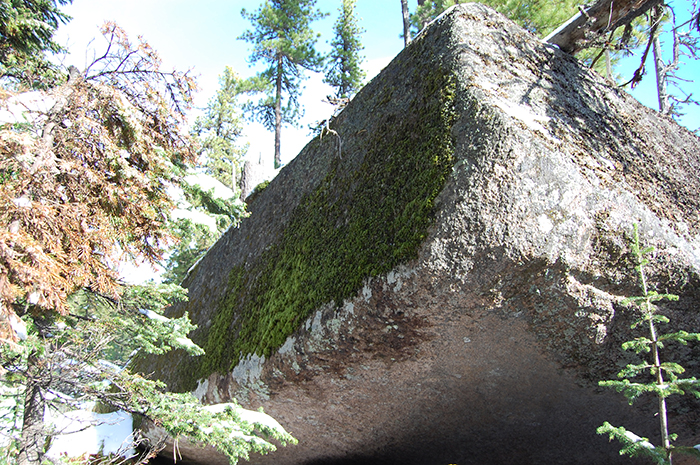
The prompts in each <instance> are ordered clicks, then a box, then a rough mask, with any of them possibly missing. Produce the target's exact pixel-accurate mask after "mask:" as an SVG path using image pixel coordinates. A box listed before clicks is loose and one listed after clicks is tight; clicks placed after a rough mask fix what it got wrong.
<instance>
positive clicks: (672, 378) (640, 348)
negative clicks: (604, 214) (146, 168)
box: [597, 224, 700, 465]
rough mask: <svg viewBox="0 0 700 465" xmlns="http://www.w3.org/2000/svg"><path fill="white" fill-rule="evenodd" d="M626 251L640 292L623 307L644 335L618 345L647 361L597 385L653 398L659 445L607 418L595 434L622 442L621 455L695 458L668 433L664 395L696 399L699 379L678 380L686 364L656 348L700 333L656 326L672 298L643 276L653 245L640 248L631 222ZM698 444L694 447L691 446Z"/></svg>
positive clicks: (666, 461)
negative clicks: (665, 303)
mask: <svg viewBox="0 0 700 465" xmlns="http://www.w3.org/2000/svg"><path fill="white" fill-rule="evenodd" d="M630 245H631V252H632V256H633V257H634V260H635V271H636V272H637V276H638V277H639V284H640V287H641V291H642V292H641V294H640V295H638V296H635V297H628V298H626V299H624V300H623V301H622V304H623V305H626V306H630V307H633V308H634V309H635V310H637V315H636V318H635V321H634V323H632V326H631V328H632V329H637V328H641V329H643V330H645V333H646V334H645V335H642V336H639V337H636V338H635V339H634V340H633V341H627V342H625V343H624V344H622V348H623V349H624V350H631V351H634V352H635V353H636V354H637V355H642V356H643V357H645V358H646V360H641V361H640V362H639V363H635V364H629V365H627V366H626V367H625V368H624V369H622V371H620V372H619V373H618V374H617V376H618V378H619V379H617V380H608V381H600V382H599V383H598V384H600V385H601V386H609V387H613V388H615V389H616V390H618V391H619V392H622V393H623V394H624V395H625V397H627V400H628V401H629V403H630V404H632V402H634V401H635V400H637V399H639V398H640V397H643V396H644V394H651V395H653V396H655V397H656V400H657V405H658V412H657V414H656V416H657V417H658V420H659V433H660V434H659V436H660V439H661V443H660V444H659V445H658V446H654V445H653V444H652V443H651V442H650V441H649V439H648V438H644V437H640V436H638V435H636V434H634V433H633V432H631V431H629V430H627V429H625V428H624V427H622V426H618V427H615V426H613V425H611V424H610V423H608V422H607V421H606V422H605V423H604V424H603V425H602V426H600V427H599V428H598V429H597V432H598V434H607V435H608V436H609V437H610V439H611V440H612V439H616V440H617V441H619V442H620V443H621V444H622V449H621V450H620V454H627V455H630V456H633V457H634V456H641V457H647V458H649V459H651V460H652V461H653V462H654V463H656V464H659V465H671V464H672V463H673V460H672V459H673V456H674V455H676V454H684V455H691V456H693V457H695V458H696V459H700V450H698V449H696V448H695V447H683V446H675V445H674V444H673V442H674V441H675V440H676V439H677V435H676V434H671V433H669V423H668V420H669V412H668V408H667V405H666V399H667V398H668V397H670V396H673V395H684V394H693V395H695V397H700V381H698V379H696V378H695V377H690V378H682V377H681V375H683V374H684V373H685V368H683V367H682V366H681V365H679V364H678V363H675V362H671V361H662V357H661V351H662V349H664V348H665V346H666V345H667V344H670V343H679V344H681V345H687V344H688V342H698V341H700V333H688V332H686V331H683V330H680V331H675V332H664V331H662V330H661V326H662V325H665V324H667V323H669V319H668V317H666V316H665V315H662V314H661V313H659V308H658V306H657V303H658V302H661V301H663V300H670V301H676V300H678V296H677V295H674V294H660V293H658V292H656V291H654V290H652V289H651V285H650V283H649V281H648V280H647V276H646V272H645V267H646V266H647V265H648V264H649V260H648V259H647V258H646V256H647V255H648V254H650V253H652V252H653V251H654V249H653V247H646V248H642V246H641V245H640V241H639V231H638V228H637V225H636V224H635V225H634V234H633V236H632V241H631V244H630ZM696 447H697V446H696Z"/></svg>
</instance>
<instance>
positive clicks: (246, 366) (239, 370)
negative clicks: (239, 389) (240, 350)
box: [231, 354, 265, 384]
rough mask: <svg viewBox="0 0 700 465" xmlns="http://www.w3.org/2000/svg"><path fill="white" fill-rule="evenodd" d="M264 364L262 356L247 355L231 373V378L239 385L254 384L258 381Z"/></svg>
mask: <svg viewBox="0 0 700 465" xmlns="http://www.w3.org/2000/svg"><path fill="white" fill-rule="evenodd" d="M264 364H265V356H264V355H263V356H259V355H257V354H248V356H247V357H246V358H244V359H243V360H241V361H240V362H238V365H236V367H235V368H234V369H233V372H231V376H233V379H235V380H236V382H237V383H239V384H248V383H254V382H255V381H257V380H259V379H260V374H261V373H262V368H263V365H264Z"/></svg>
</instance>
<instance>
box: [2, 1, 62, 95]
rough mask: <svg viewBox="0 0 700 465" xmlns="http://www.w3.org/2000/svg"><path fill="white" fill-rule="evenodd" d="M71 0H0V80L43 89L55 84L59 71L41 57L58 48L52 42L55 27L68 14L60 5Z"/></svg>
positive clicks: (9, 83) (54, 51) (4, 83)
mask: <svg viewBox="0 0 700 465" xmlns="http://www.w3.org/2000/svg"><path fill="white" fill-rule="evenodd" d="M68 3H72V0H2V1H0V82H2V84H3V85H12V84H18V85H20V86H22V87H30V88H46V87H47V86H51V85H54V84H55V83H56V79H57V78H58V77H59V75H60V74H59V73H58V70H57V69H56V67H55V66H53V65H52V64H51V63H50V62H49V61H48V60H47V59H46V57H45V56H44V52H50V53H56V52H59V51H61V47H60V46H59V45H58V44H57V43H56V42H54V41H53V33H54V32H55V31H56V29H57V28H58V26H59V25H60V24H62V23H66V22H67V21H68V19H70V18H69V17H68V16H66V15H65V14H64V13H62V12H61V11H60V10H59V6H60V5H66V4H68Z"/></svg>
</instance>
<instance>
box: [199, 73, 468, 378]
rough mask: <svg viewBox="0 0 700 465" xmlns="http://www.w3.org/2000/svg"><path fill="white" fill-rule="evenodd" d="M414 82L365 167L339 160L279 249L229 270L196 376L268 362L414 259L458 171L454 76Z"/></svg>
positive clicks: (371, 146)
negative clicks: (319, 319)
mask: <svg viewBox="0 0 700 465" xmlns="http://www.w3.org/2000/svg"><path fill="white" fill-rule="evenodd" d="M412 81H413V84H415V87H414V89H416V90H417V95H418V96H417V97H416V98H415V99H413V101H412V105H411V108H409V109H408V111H407V112H406V114H405V115H402V116H401V117H400V118H399V117H397V116H396V115H386V116H385V117H383V118H382V120H381V122H380V124H379V125H378V130H377V131H375V132H373V133H372V134H371V135H369V137H368V138H367V140H365V141H363V143H362V144H360V145H359V146H360V147H361V149H362V150H363V151H364V154H362V155H361V156H360V159H361V162H360V164H359V167H356V166H350V165H351V164H350V163H349V162H348V161H347V158H337V159H336V160H335V161H334V162H333V168H332V170H331V171H330V172H329V173H328V174H327V176H326V177H325V179H324V180H323V181H322V182H321V184H320V185H319V187H318V188H317V189H315V190H314V191H313V192H312V193H310V194H309V195H307V196H305V197H304V198H303V200H302V202H301V203H300V204H299V206H298V207H297V208H296V209H295V211H294V213H293V215H292V220H291V222H290V223H289V225H288V226H287V228H286V229H285V231H284V233H283V234H282V237H281V238H280V239H279V241H278V242H277V243H276V244H274V245H273V246H272V247H271V248H269V249H268V250H267V251H266V252H265V253H264V254H263V255H262V256H261V258H260V259H259V260H256V262H255V263H248V264H246V266H242V265H239V266H235V267H234V268H233V269H232V270H231V271H230V274H229V282H228V288H227V291H226V292H225V294H224V297H223V298H222V299H221V301H220V304H219V307H218V310H217V312H216V316H215V318H214V320H213V322H212V326H211V328H210V329H209V331H208V335H207V337H206V341H205V342H204V343H203V346H204V349H205V351H206V355H205V356H204V357H203V360H202V359H200V360H199V363H198V364H197V365H198V369H197V370H195V371H196V375H197V376H196V377H197V378H199V379H201V378H203V377H206V376H208V375H209V374H211V373H213V372H220V373H225V372H228V371H230V370H232V369H233V367H235V366H236V364H237V363H238V362H239V361H240V359H241V358H242V357H243V356H245V355H247V354H252V353H256V354H258V355H265V356H269V355H270V354H271V353H272V351H274V350H276V349H277V348H279V347H280V346H281V345H282V344H283V343H284V341H285V340H286V338H287V337H288V336H290V335H291V334H292V333H294V332H295V331H296V330H297V329H298V328H299V326H300V325H301V323H302V322H303V321H304V320H305V319H306V318H307V317H308V316H309V315H310V314H311V313H312V312H313V311H314V310H315V309H316V308H318V307H319V306H321V305H323V304H325V303H327V302H330V301H334V302H335V303H336V305H340V304H341V303H342V301H343V300H344V299H346V298H349V297H352V296H354V295H356V293H357V292H358V291H359V289H360V288H361V286H362V283H363V281H364V280H365V279H367V278H369V277H372V276H377V275H380V274H382V273H386V272H388V271H390V270H391V269H392V268H394V267H395V266H397V265H398V264H400V263H402V262H406V261H408V260H411V259H413V258H415V257H416V256H417V252H418V247H419V246H420V244H421V243H422V241H423V239H424V238H425V237H426V235H427V232H428V227H429V225H430V223H431V217H432V212H433V202H434V201H435V198H436V197H437V195H438V194H439V193H440V192H441V190H442V188H443V186H444V184H445V181H446V179H447V177H448V176H449V175H450V173H451V171H452V165H453V154H454V147H453V141H452V135H451V128H452V125H453V124H454V122H455V120H456V114H455V111H454V109H453V100H454V95H455V83H454V82H453V80H452V78H451V77H450V76H449V74H448V73H446V72H444V71H443V70H441V69H439V68H434V69H432V70H431V71H430V72H429V73H425V74H423V75H419V74H418V73H417V72H416V73H415V75H414V76H413V79H412ZM353 158H355V160H357V157H353ZM193 374H194V373H193Z"/></svg>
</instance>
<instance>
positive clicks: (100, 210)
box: [0, 3, 294, 465]
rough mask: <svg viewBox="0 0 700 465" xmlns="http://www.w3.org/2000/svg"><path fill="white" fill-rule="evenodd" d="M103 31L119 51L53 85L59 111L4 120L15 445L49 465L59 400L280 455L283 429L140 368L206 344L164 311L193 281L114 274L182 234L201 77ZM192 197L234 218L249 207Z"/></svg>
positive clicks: (4, 323)
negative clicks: (176, 190) (137, 365)
mask: <svg viewBox="0 0 700 465" xmlns="http://www.w3.org/2000/svg"><path fill="white" fill-rule="evenodd" d="M3 5H4V3H3ZM103 34H104V36H105V38H106V40H107V45H106V52H105V53H104V54H103V55H101V56H98V57H96V58H95V60H94V61H93V63H92V64H91V65H90V66H89V67H88V68H87V69H86V71H85V72H84V73H80V72H79V71H78V70H76V69H75V68H73V69H69V78H68V82H67V83H65V84H63V85H61V86H59V87H57V88H55V89H52V90H51V91H50V92H47V93H45V94H43V96H44V97H43V98H44V99H47V100H49V99H50V101H51V104H50V105H48V107H50V108H51V110H50V111H48V112H44V113H42V112H41V111H40V110H38V109H37V110H36V111H33V110H32V109H31V108H30V109H28V111H26V112H25V113H24V115H25V118H26V119H25V121H19V122H18V123H19V124H6V125H3V126H2V127H0V224H1V225H2V227H1V228H0V335H1V336H2V338H3V340H2V344H1V345H0V363H1V365H2V373H1V374H2V377H0V385H1V386H0V392H1V393H2V394H3V395H8V396H9V399H10V400H12V401H14V407H12V408H10V409H9V410H3V413H6V411H9V413H10V415H11V416H12V420H11V424H10V425H9V426H10V429H11V431H12V434H13V439H14V441H13V443H12V444H10V446H9V448H8V449H7V450H6V452H8V453H9V454H13V456H14V457H13V458H16V461H17V462H18V463H19V464H20V465H24V464H32V465H38V464H39V463H41V462H42V459H43V456H44V454H45V452H46V448H47V445H48V441H47V440H48V438H50V437H51V436H52V435H54V434H56V433H58V432H57V431H54V430H52V429H51V425H50V424H48V423H47V422H45V417H44V414H45V411H46V409H47V408H50V409H52V410H54V411H65V410H70V409H75V408H85V405H86V402H87V401H98V402H99V403H100V404H102V405H104V406H108V407H109V408H112V409H120V410H123V411H126V412H130V413H132V414H135V415H140V416H142V417H144V418H146V419H148V420H150V421H152V422H153V423H155V424H156V425H159V426H162V427H163V428H164V429H165V430H166V431H168V432H169V433H171V434H173V435H175V437H177V436H178V435H180V434H183V435H188V436H190V437H192V438H194V439H196V440H201V441H203V442H204V443H205V444H209V445H213V446H215V447H217V448H219V449H220V450H221V451H222V452H224V453H225V454H227V455H228V456H229V458H230V459H231V461H232V462H235V460H236V458H237V457H238V456H247V454H248V453H249V452H250V451H267V450H272V449H274V446H273V445H272V444H270V443H269V442H267V441H266V440H265V438H267V437H272V438H277V439H280V440H282V441H287V442H293V441H294V440H293V438H291V437H290V436H289V435H287V434H286V433H285V432H284V431H283V430H281V428H273V429H274V431H273V430H271V429H270V428H268V426H266V424H265V423H263V424H256V423H255V422H253V423H252V424H247V423H246V422H245V421H243V420H242V419H240V418H239V417H238V416H237V415H238V414H239V413H240V411H239V409H237V408H234V409H233V410H229V411H222V412H210V411H208V410H206V409H202V408H201V406H200V405H199V404H198V403H197V402H196V400H195V399H193V398H191V397H189V398H188V397H186V396H182V395H176V394H170V393H167V392H165V391H164V386H163V385H162V384H160V383H157V382H154V381H149V380H146V379H144V378H142V377H141V376H139V375H136V374H133V373H132V372H130V370H129V369H128V366H129V363H130V361H131V359H132V357H133V356H134V354H135V353H136V352H138V351H142V352H144V353H151V354H162V353H165V352H168V351H170V350H173V349H180V350H184V351H186V352H187V353H189V354H192V355H201V354H202V353H203V351H202V349H201V348H199V347H198V346H196V345H195V344H193V343H192V341H190V340H189V339H187V334H188V333H189V332H190V331H191V330H193V329H194V326H193V325H192V324H191V323H190V321H189V319H188V317H187V315H183V316H182V317H181V318H178V319H174V320H173V319H168V318H165V317H163V316H162V315H161V314H160V311H161V310H162V308H163V307H164V306H165V305H168V304H169V303H171V302H173V301H177V300H182V299H183V298H184V291H183V290H182V289H181V288H179V287H178V286H174V285H154V284H151V285H148V286H134V287H124V286H122V285H121V283H120V282H119V281H118V276H117V273H116V271H115V267H116V265H117V264H118V263H119V262H120V261H121V260H123V259H124V258H126V257H132V258H143V259H145V260H147V261H150V262H155V261H157V260H159V259H160V258H161V256H162V253H163V250H164V248H165V247H166V246H167V243H168V241H169V240H170V238H171V235H170V232H169V231H168V228H167V225H168V216H169V213H170V210H171V209H172V207H173V201H172V199H171V198H170V197H169V195H168V192H167V190H168V188H169V187H171V186H172V185H173V184H177V183H178V182H179V179H180V175H181V173H182V172H184V169H185V168H186V166H187V165H189V164H191V163H193V162H194V160H195V156H196V154H195V152H194V150H193V149H192V146H191V144H190V140H189V139H188V138H187V137H186V136H185V135H184V133H183V131H182V123H183V122H184V114H185V111H186V110H187V109H188V108H189V106H190V104H191V94H192V92H193V91H194V89H195V83H194V81H193V80H192V79H191V78H190V77H189V75H188V73H179V72H177V71H172V72H165V71H162V70H161V69H160V59H159V58H158V56H157V54H156V53H155V51H153V50H152V49H151V48H150V47H149V46H148V44H147V43H146V42H144V41H143V40H142V39H139V42H138V44H136V45H134V44H132V43H131V42H130V41H129V39H128V37H127V36H126V34H125V33H124V32H123V31H122V30H121V29H119V28H118V27H117V26H116V25H114V24H113V23H107V24H106V25H105V27H104V28H103ZM8 98H9V95H3V102H2V103H3V104H8V103H9V102H8V101H7V100H8ZM192 191H193V192H195V194H193V195H195V196H197V198H198V199H199V201H200V203H201V204H202V205H207V206H208V207H209V208H214V209H216V210H217V212H218V213H219V214H220V215H221V216H226V215H233V214H234V212H236V208H239V207H236V206H233V205H231V204H229V203H226V202H219V201H217V200H216V199H213V198H212V196H211V192H203V191H202V190H201V189H199V191H197V189H196V188H193V189H192ZM230 221H231V220H230V219H228V220H226V221H224V223H226V224H228V222H230ZM222 224H223V223H222ZM20 318H21V319H20ZM22 326H25V327H26V331H24V330H22ZM108 359H110V360H111V361H106V360H108ZM115 362H116V363H115ZM188 422H194V423H188ZM20 429H21V431H20ZM154 447H156V445H154ZM7 460H11V459H9V458H8V459H7ZM11 461H12V462H14V460H11Z"/></svg>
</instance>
